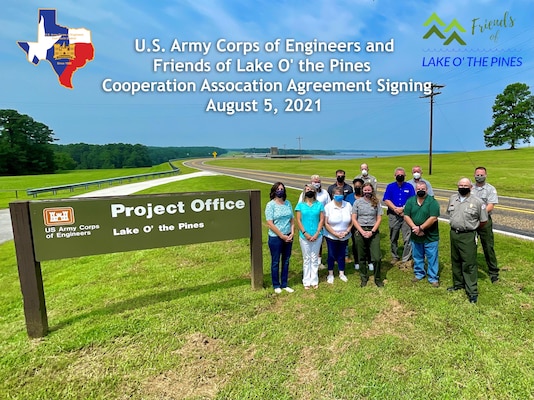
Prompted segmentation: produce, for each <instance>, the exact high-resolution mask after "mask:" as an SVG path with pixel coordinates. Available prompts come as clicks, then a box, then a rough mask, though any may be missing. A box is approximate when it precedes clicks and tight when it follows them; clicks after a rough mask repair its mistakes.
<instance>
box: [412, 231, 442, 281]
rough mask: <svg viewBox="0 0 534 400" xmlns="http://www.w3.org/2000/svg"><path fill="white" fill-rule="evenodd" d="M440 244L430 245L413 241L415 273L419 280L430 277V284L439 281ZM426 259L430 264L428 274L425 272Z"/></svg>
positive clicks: (433, 243) (430, 243) (431, 243)
mask: <svg viewBox="0 0 534 400" xmlns="http://www.w3.org/2000/svg"><path fill="white" fill-rule="evenodd" d="M438 244H439V242H438V241H435V242H429V243H416V242H413V241H412V255H413V272H414V274H415V277H416V278H417V279H423V278H424V277H425V275H428V281H429V282H430V283H433V282H438V281H439V275H438V273H439V265H438ZM425 257H426V261H427V263H428V267H427V272H425Z"/></svg>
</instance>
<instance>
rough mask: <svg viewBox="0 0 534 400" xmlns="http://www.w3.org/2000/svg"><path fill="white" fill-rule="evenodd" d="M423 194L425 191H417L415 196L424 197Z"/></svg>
mask: <svg viewBox="0 0 534 400" xmlns="http://www.w3.org/2000/svg"><path fill="white" fill-rule="evenodd" d="M425 194H426V191H424V190H418V191H417V196H419V197H425Z"/></svg>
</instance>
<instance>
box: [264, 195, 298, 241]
mask: <svg viewBox="0 0 534 400" xmlns="http://www.w3.org/2000/svg"><path fill="white" fill-rule="evenodd" d="M265 219H266V220H267V221H273V224H274V226H276V227H277V228H278V229H279V230H280V232H282V233H283V234H284V235H287V234H289V233H291V219H293V207H292V206H291V202H290V201H289V200H286V201H284V204H278V203H277V202H276V201H274V200H271V201H269V202H268V203H267V205H266V206H265ZM269 236H277V235H276V233H274V232H273V231H272V230H271V229H270V228H269Z"/></svg>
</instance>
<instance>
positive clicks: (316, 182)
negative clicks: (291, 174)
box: [299, 175, 330, 206]
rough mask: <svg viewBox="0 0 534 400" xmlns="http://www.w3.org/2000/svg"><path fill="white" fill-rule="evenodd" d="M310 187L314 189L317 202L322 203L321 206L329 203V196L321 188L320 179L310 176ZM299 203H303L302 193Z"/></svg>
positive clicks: (317, 176) (316, 176)
mask: <svg viewBox="0 0 534 400" xmlns="http://www.w3.org/2000/svg"><path fill="white" fill-rule="evenodd" d="M310 185H312V186H313V187H314V189H315V193H316V198H317V201H320V202H321V203H323V206H326V204H327V203H329V202H330V195H329V194H328V192H327V191H326V190H324V189H323V188H322V185H321V177H320V176H319V175H312V176H311V177H310ZM299 201H304V192H303V193H301V194H300V196H299Z"/></svg>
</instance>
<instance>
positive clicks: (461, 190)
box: [458, 188, 471, 196]
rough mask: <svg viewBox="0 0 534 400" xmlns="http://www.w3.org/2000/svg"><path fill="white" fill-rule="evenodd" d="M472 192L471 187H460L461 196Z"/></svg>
mask: <svg viewBox="0 0 534 400" xmlns="http://www.w3.org/2000/svg"><path fill="white" fill-rule="evenodd" d="M470 192H471V189H469V188H458V193H460V196H466V195H468V194H469V193H470Z"/></svg>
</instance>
